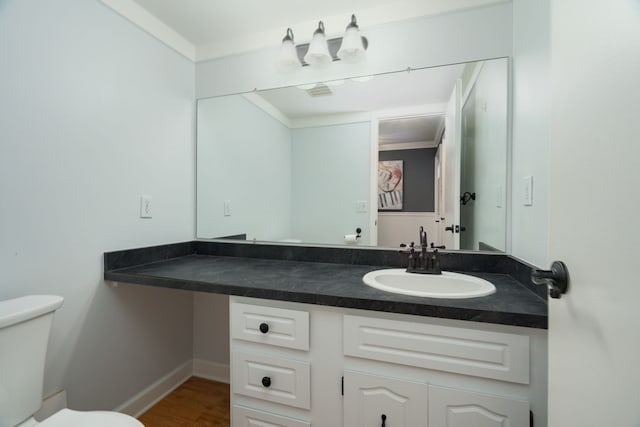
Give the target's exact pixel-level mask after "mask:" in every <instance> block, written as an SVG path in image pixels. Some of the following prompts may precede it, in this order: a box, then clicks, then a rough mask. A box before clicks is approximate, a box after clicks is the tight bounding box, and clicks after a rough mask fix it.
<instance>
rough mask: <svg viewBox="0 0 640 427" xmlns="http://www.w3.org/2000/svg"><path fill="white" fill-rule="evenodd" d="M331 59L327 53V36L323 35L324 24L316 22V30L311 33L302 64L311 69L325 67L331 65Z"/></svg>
mask: <svg viewBox="0 0 640 427" xmlns="http://www.w3.org/2000/svg"><path fill="white" fill-rule="evenodd" d="M332 60H333V58H331V54H330V53H329V45H328V44H327V36H326V35H325V34H324V23H323V22H322V21H320V22H318V28H317V29H316V30H315V31H314V32H313V38H312V39H311V43H310V44H309V49H308V50H307V54H306V55H305V56H304V62H306V63H307V64H309V65H310V66H312V67H326V66H327V65H329V64H330V63H331V61H332Z"/></svg>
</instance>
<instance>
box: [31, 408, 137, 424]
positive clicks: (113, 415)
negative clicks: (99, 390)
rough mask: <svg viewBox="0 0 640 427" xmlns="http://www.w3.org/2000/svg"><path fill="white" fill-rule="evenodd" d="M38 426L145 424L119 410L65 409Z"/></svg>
mask: <svg viewBox="0 0 640 427" xmlns="http://www.w3.org/2000/svg"><path fill="white" fill-rule="evenodd" d="M38 427H144V424H142V423H141V422H140V421H138V420H136V419H135V418H133V417H130V416H128V415H125V414H121V413H119V412H108V411H87V412H84V411H83V412H80V411H72V410H71V409H63V410H61V411H59V412H56V413H55V414H54V415H52V416H50V417H49V418H47V419H46V420H44V421H42V422H41V423H40V424H38Z"/></svg>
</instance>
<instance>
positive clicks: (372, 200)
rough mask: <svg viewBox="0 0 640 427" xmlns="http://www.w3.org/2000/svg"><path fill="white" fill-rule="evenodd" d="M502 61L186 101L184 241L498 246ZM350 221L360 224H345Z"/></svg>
mask: <svg viewBox="0 0 640 427" xmlns="http://www.w3.org/2000/svg"><path fill="white" fill-rule="evenodd" d="M508 69H509V67H508V59H506V58H502V59H493V60H487V61H479V62H474V63H466V64H456V65H449V66H443V67H435V68H426V69H410V70H404V71H401V72H396V73H388V74H383V75H375V76H368V77H359V78H353V79H345V80H340V81H329V82H322V83H316V84H310V85H304V86H293V87H285V88H278V89H271V90H264V91H254V92H251V93H246V94H238V95H229V96H220V97H214V98H207V99H200V100H198V116H197V237H198V238H200V239H219V238H225V239H240V240H250V241H254V240H255V241H270V242H282V243H287V244H292V243H294V244H295V243H305V244H325V245H351V246H378V247H398V246H399V245H400V244H401V243H409V242H411V241H417V240H418V227H420V226H423V227H424V228H425V229H426V230H427V234H428V238H429V242H433V243H434V244H436V245H444V246H445V247H446V249H447V250H456V249H464V250H492V251H505V250H506V249H507V241H506V236H507V233H506V224H507V208H508V200H507V198H508V191H507V190H508V188H509V185H508V182H507V169H508V164H507V161H508V160H507V159H508V156H507V153H508V115H509V114H508V86H509V84H508ZM357 230H359V233H358V232H357Z"/></svg>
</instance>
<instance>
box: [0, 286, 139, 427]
mask: <svg viewBox="0 0 640 427" xmlns="http://www.w3.org/2000/svg"><path fill="white" fill-rule="evenodd" d="M62 302H63V299H62V297H58V296H52V295H30V296H26V297H21V298H15V299H11V300H7V301H0V360H1V361H3V362H2V363H0V426H2V427H144V425H143V424H142V423H141V422H140V421H138V420H136V419H135V418H133V417H130V416H128V415H124V414H120V413H118V412H108V411H87V412H79V411H72V410H70V409H63V410H61V411H59V412H57V413H55V414H54V415H52V416H50V417H49V418H47V419H46V420H43V421H40V422H38V421H36V420H35V419H34V418H33V414H34V413H35V412H36V411H37V410H38V409H40V406H41V405H42V388H43V380H44V363H45V356H46V353H47V343H48V341H49V330H50V329H51V324H52V322H53V313H54V312H55V310H57V309H58V308H60V307H61V306H62ZM5 361H9V363H6V362H5ZM25 420H26V421H25Z"/></svg>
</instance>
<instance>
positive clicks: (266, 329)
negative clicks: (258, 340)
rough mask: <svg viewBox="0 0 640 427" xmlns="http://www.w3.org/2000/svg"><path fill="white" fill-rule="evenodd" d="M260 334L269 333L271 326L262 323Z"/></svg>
mask: <svg viewBox="0 0 640 427" xmlns="http://www.w3.org/2000/svg"><path fill="white" fill-rule="evenodd" d="M260 332H262V333H263V334H266V333H267V332H269V325H267V324H266V323H260Z"/></svg>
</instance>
